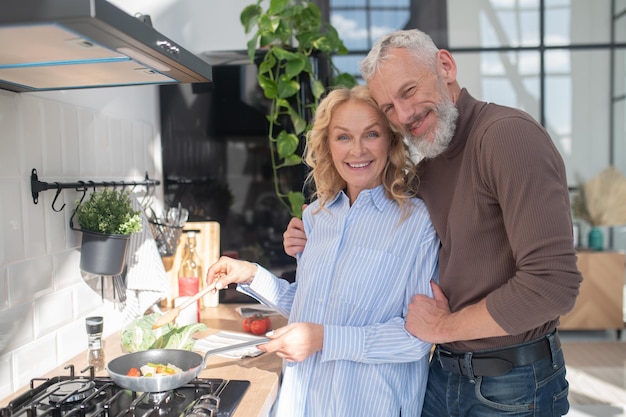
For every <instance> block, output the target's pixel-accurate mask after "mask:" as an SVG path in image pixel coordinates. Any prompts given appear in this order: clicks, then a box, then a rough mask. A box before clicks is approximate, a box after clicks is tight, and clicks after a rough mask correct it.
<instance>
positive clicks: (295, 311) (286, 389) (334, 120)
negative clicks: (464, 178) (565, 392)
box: [207, 86, 439, 417]
mask: <svg viewBox="0 0 626 417" xmlns="http://www.w3.org/2000/svg"><path fill="white" fill-rule="evenodd" d="M305 161H306V163H307V164H308V165H309V166H310V167H311V171H310V173H309V176H308V178H307V181H308V182H312V183H313V185H314V189H315V194H314V201H313V202H312V203H311V204H310V205H309V206H308V207H307V208H306V209H305V210H304V214H303V221H304V227H305V230H306V235H307V238H308V241H307V245H306V248H305V250H304V251H303V252H302V253H301V254H300V255H299V257H298V267H297V273H296V281H295V283H291V284H290V283H289V282H287V281H286V280H283V279H280V278H277V277H276V276H274V275H273V274H272V273H270V272H269V271H267V270H266V269H264V268H262V267H261V266H259V265H256V264H253V263H250V262H245V261H241V260H234V259H230V258H227V257H222V258H220V260H219V261H218V262H217V263H215V264H214V265H212V266H211V267H210V268H209V271H208V274H207V282H208V283H212V282H213V281H216V288H218V289H220V288H225V287H226V286H227V285H228V284H229V283H238V284H239V285H238V288H239V290H240V291H243V292H245V293H247V294H249V295H251V296H253V297H255V298H256V299H258V300H259V301H261V302H262V303H264V304H267V305H269V306H272V307H274V308H275V309H277V310H278V311H279V312H281V313H282V314H284V315H285V316H288V318H289V324H288V325H287V326H285V327H283V328H280V329H276V330H274V331H272V332H270V333H268V337H269V338H270V339H271V340H270V341H269V342H268V343H266V344H263V345H260V346H259V349H261V350H263V351H266V352H276V353H277V355H278V356H280V357H282V358H283V359H284V373H283V382H282V385H281V389H280V393H279V397H278V401H277V403H276V404H275V408H276V409H275V411H276V413H275V415H276V416H279V417H294V416H299V417H310V416H311V417H313V416H314V417H327V416H342V417H349V416H359V417H360V416H363V415H381V416H400V415H402V416H403V417H406V416H419V415H420V413H421V409H422V404H423V397H424V389H425V383H426V376H427V366H428V353H429V351H430V348H431V345H430V344H428V343H424V342H422V341H420V340H419V339H417V338H415V337H413V336H411V335H410V334H409V333H408V332H407V331H406V330H405V328H404V322H405V316H406V314H407V308H408V305H409V303H410V302H411V297H412V296H413V295H414V294H426V295H432V294H431V289H430V285H429V282H430V280H431V279H433V278H435V279H436V276H437V272H438V271H437V252H438V248H439V240H438V238H437V235H436V234H435V231H434V229H433V226H432V224H431V222H430V218H429V217H428V213H427V211H426V208H425V206H424V204H423V202H422V201H421V200H419V199H417V198H414V197H412V195H414V190H412V189H411V188H410V187H409V186H408V185H407V184H413V183H415V181H413V180H414V177H415V169H414V166H413V165H412V163H411V162H410V160H409V158H408V157H407V149H406V146H405V144H404V142H403V141H402V138H401V137H400V136H398V135H397V134H395V133H394V132H393V131H392V130H391V127H390V125H389V124H388V123H387V121H386V119H385V117H384V116H383V114H382V113H381V112H380V110H379V109H378V106H377V105H376V103H375V102H374V100H373V99H372V98H371V96H370V94H369V91H368V90H367V88H366V87H364V86H358V87H355V88H353V89H346V88H340V89H336V90H333V91H331V92H330V93H329V94H328V96H327V97H326V98H325V99H324V100H323V101H322V103H320V106H319V107H318V109H317V112H316V115H315V120H314V124H313V128H312V130H311V131H310V132H309V137H308V140H307V147H306V151H305Z"/></svg>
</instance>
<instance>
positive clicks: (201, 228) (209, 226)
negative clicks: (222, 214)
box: [161, 222, 220, 308]
mask: <svg viewBox="0 0 626 417" xmlns="http://www.w3.org/2000/svg"><path fill="white" fill-rule="evenodd" d="M183 230H194V231H196V252H197V253H198V256H199V257H200V261H201V262H202V271H203V275H202V277H201V279H204V278H205V277H206V271H207V269H208V268H209V266H211V265H213V263H215V262H217V260H218V259H219V257H220V224H219V223H218V222H187V223H185V226H184V227H183ZM186 243H187V233H182V234H181V237H180V240H179V242H178V246H177V248H176V253H175V254H174V256H170V257H168V258H163V264H164V265H165V270H166V272H167V275H168V276H169V279H170V296H169V297H168V298H167V300H163V302H162V303H161V306H162V307H170V308H171V307H173V306H174V305H173V304H174V299H175V298H176V297H178V270H179V269H180V263H181V261H182V258H183V254H184V252H185V244H186ZM208 297H211V296H207V305H209V304H210V303H208V301H209V299H208Z"/></svg>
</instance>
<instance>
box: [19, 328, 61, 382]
mask: <svg viewBox="0 0 626 417" xmlns="http://www.w3.org/2000/svg"><path fill="white" fill-rule="evenodd" d="M56 337H57V336H56V334H55V333H52V334H49V335H46V336H43V337H40V338H38V339H37V340H35V341H33V342H32V343H29V344H27V345H25V346H23V347H21V348H19V349H16V350H15V352H13V356H14V358H15V362H14V368H13V373H14V374H13V383H14V385H15V386H16V387H22V386H24V385H26V384H28V383H29V382H30V380H31V379H32V378H33V375H43V374H44V373H46V372H48V371H50V370H51V369H52V368H54V367H55V366H57V344H56Z"/></svg>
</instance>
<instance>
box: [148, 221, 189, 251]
mask: <svg viewBox="0 0 626 417" xmlns="http://www.w3.org/2000/svg"><path fill="white" fill-rule="evenodd" d="M149 223H150V230H151V231H152V236H154V240H155V241H156V244H157V248H158V249H159V253H160V254H161V256H174V253H176V248H177V247H178V241H179V239H180V235H181V233H182V232H183V226H170V225H167V224H164V223H161V222H159V221H155V220H150V222H149Z"/></svg>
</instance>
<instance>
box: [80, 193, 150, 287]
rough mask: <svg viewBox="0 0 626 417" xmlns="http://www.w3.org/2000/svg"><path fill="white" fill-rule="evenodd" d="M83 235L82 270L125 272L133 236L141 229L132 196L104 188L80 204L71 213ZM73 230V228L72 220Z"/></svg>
mask: <svg viewBox="0 0 626 417" xmlns="http://www.w3.org/2000/svg"><path fill="white" fill-rule="evenodd" d="M74 216H76V218H77V219H78V223H79V225H80V228H79V229H75V230H79V231H81V232H82V234H83V236H82V241H81V256H80V269H81V270H83V271H85V272H89V273H92V274H96V275H119V274H120V273H121V272H122V270H123V269H124V260H125V254H126V247H127V246H128V241H129V239H130V235H131V234H132V233H135V232H140V231H141V230H142V221H141V216H140V211H138V210H134V209H133V205H132V202H131V200H130V193H129V192H128V191H124V190H115V189H106V188H105V189H102V190H98V191H94V192H93V193H91V195H90V196H89V198H88V199H87V200H86V201H84V202H77V204H76V208H75V209H74V212H73V213H72V219H73V217H74ZM70 227H72V228H74V227H73V224H72V220H70Z"/></svg>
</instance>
